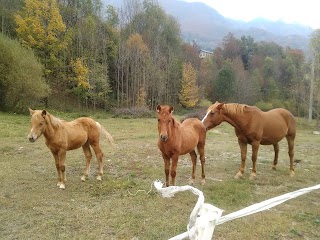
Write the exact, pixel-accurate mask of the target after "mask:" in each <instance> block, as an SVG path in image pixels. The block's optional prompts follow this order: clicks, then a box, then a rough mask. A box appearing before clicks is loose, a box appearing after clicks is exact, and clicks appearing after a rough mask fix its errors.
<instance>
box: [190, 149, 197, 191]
mask: <svg viewBox="0 0 320 240" xmlns="http://www.w3.org/2000/svg"><path fill="white" fill-rule="evenodd" d="M189 154H190V157H191V161H192V174H191V180H190V184H191V185H193V184H194V181H195V178H196V166H197V154H196V152H195V151H194V150H192V151H191V152H190V153H189Z"/></svg>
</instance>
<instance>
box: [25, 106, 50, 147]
mask: <svg viewBox="0 0 320 240" xmlns="http://www.w3.org/2000/svg"><path fill="white" fill-rule="evenodd" d="M29 112H30V115H31V130H30V133H29V135H28V139H29V141H30V142H35V141H36V140H37V139H38V138H39V137H40V136H41V135H42V133H43V132H44V131H45V129H46V117H47V112H46V110H32V109H31V108H29Z"/></svg>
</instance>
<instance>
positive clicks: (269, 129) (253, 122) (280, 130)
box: [202, 102, 296, 179]
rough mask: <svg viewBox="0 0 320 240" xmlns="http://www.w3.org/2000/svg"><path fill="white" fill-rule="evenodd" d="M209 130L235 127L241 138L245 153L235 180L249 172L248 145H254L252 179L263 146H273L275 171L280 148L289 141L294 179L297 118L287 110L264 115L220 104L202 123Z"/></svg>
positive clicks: (239, 105)
mask: <svg viewBox="0 0 320 240" xmlns="http://www.w3.org/2000/svg"><path fill="white" fill-rule="evenodd" d="M202 122H203V124H204V125H205V127H206V128H207V129H208V130H210V129H212V128H214V127H215V126H217V125H219V124H220V123H221V122H228V123H229V124H231V125H232V126H233V127H234V129H235V133H236V135H237V137H238V143H239V146H240V149H241V165H240V170H239V172H238V173H237V174H236V176H235V178H242V177H243V173H244V172H245V162H246V156H247V144H251V145H252V171H251V175H250V179H255V178H256V171H257V170H256V161H257V155H258V150H259V146H260V144H261V145H273V148H274V152H275V156H274V160H273V167H272V168H273V169H274V170H275V169H276V166H277V163H278V156H279V144H278V142H280V141H281V140H282V139H283V138H284V137H286V139H287V141H288V148H289V151H288V153H289V157H290V176H293V175H294V168H293V157H294V139H295V136H296V122H295V119H294V117H293V115H292V114H291V113H290V112H289V111H287V110H286V109H284V108H276V109H272V110H270V111H268V112H263V111H261V110H260V109H259V108H257V107H254V106H248V105H245V104H238V103H229V104H225V103H219V102H216V103H214V104H213V105H211V106H210V107H209V108H208V110H207V114H206V115H205V117H204V118H203V120H202Z"/></svg>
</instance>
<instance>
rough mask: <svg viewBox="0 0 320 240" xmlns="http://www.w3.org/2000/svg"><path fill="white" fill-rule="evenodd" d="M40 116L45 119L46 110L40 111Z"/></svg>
mask: <svg viewBox="0 0 320 240" xmlns="http://www.w3.org/2000/svg"><path fill="white" fill-rule="evenodd" d="M41 116H42V117H43V118H45V117H46V116H47V111H46V110H42V113H41Z"/></svg>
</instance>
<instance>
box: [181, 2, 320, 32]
mask: <svg viewBox="0 0 320 240" xmlns="http://www.w3.org/2000/svg"><path fill="white" fill-rule="evenodd" d="M184 1H187V2H203V3H205V4H207V5H209V6H211V7H213V8H214V9H215V10H217V11H218V12H219V13H220V14H221V15H223V16H224V17H227V18H231V19H235V20H244V21H250V20H252V19H255V18H265V19H268V20H272V21H277V20H282V21H284V22H286V23H299V24H302V25H306V26H310V27H311V28H313V29H320V1H319V0H184Z"/></svg>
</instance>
